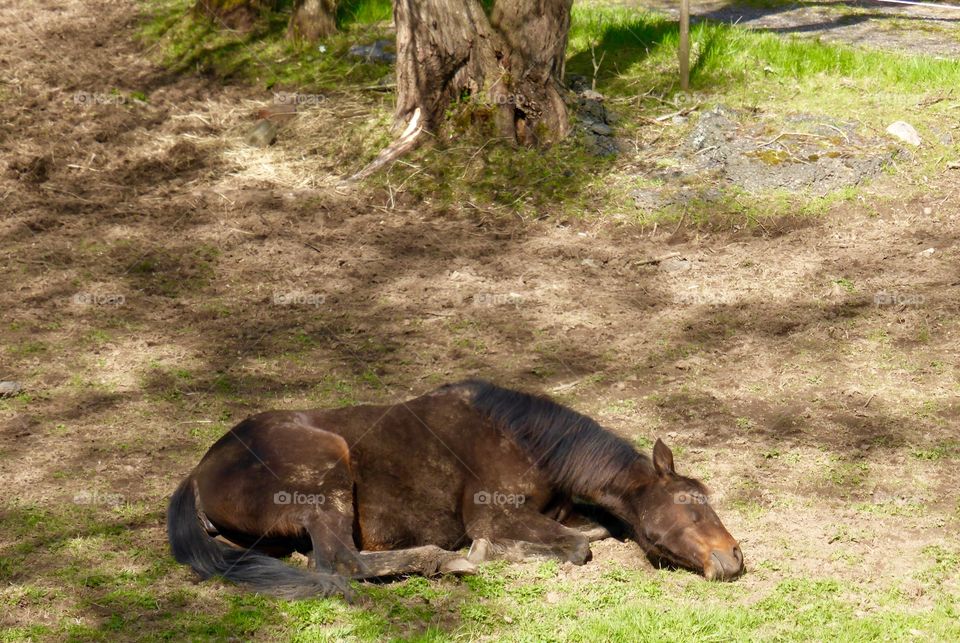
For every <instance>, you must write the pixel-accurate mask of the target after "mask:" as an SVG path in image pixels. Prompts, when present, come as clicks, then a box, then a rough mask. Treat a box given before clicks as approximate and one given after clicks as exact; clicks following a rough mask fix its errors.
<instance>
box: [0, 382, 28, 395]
mask: <svg viewBox="0 0 960 643" xmlns="http://www.w3.org/2000/svg"><path fill="white" fill-rule="evenodd" d="M22 390H23V385H22V384H20V382H0V397H13V396H14V395H19V394H20V391H22Z"/></svg>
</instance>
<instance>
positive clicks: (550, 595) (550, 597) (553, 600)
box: [543, 592, 560, 605]
mask: <svg viewBox="0 0 960 643" xmlns="http://www.w3.org/2000/svg"><path fill="white" fill-rule="evenodd" d="M543 598H544V600H545V601H547V603H549V604H551V605H556V604H557V603H559V602H560V594H558V593H556V592H547V595H546V596H544V597H543Z"/></svg>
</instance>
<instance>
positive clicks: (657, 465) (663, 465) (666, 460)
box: [653, 438, 673, 476]
mask: <svg viewBox="0 0 960 643" xmlns="http://www.w3.org/2000/svg"><path fill="white" fill-rule="evenodd" d="M653 468H654V469H655V470H656V472H657V475H661V476H666V475H670V474H672V473H673V451H671V450H670V447H668V446H667V445H666V444H664V443H663V440H661V439H660V438H657V443H656V444H654V445H653Z"/></svg>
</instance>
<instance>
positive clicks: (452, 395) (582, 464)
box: [167, 380, 743, 597]
mask: <svg viewBox="0 0 960 643" xmlns="http://www.w3.org/2000/svg"><path fill="white" fill-rule="evenodd" d="M705 498H706V489H704V487H703V485H702V484H701V483H700V482H698V481H696V480H693V479H691V478H686V477H683V476H681V475H679V474H677V473H676V471H675V470H674V467H673V454H672V453H671V452H670V449H669V448H667V446H666V445H665V444H664V443H663V442H661V441H660V440H657V443H656V445H655V446H654V449H653V459H652V460H651V459H650V458H648V457H647V456H645V455H641V454H640V453H638V452H637V451H636V450H635V449H634V448H633V447H632V446H631V445H630V444H629V443H628V442H626V441H624V440H622V439H620V438H618V437H616V436H615V435H613V434H612V433H610V432H608V431H606V430H605V429H603V428H601V427H600V426H599V425H598V424H597V423H596V422H594V421H593V420H591V419H590V418H587V417H585V416H583V415H580V414H579V413H576V412H574V411H572V410H570V409H568V408H566V407H564V406H561V405H560V404H557V403H555V402H553V401H551V400H549V399H547V398H544V397H539V396H534V395H528V394H525V393H520V392H517V391H512V390H508V389H504V388H499V387H497V386H494V385H492V384H489V383H487V382H483V381H476V380H471V381H466V382H461V383H459V384H451V385H447V386H443V387H441V388H439V389H437V390H435V391H433V392H431V393H428V394H426V395H424V396H422V397H418V398H416V399H413V400H410V401H408V402H403V403H400V404H396V405H393V406H359V407H353V408H343V409H336V410H321V411H302V412H296V411H270V412H267V413H261V414H259V415H255V416H253V417H251V418H249V419H247V420H244V421H243V422H241V423H240V424H238V425H237V426H236V427H234V428H233V429H231V430H230V432H229V433H227V434H226V435H224V436H223V437H222V438H220V440H219V441H217V443H216V444H214V445H213V446H212V447H211V448H210V450H209V451H208V452H207V454H206V455H205V456H204V458H203V459H202V460H201V461H200V464H199V465H197V467H196V468H195V469H194V470H193V472H192V473H191V474H190V475H189V476H187V478H186V479H185V480H184V481H183V482H182V483H181V484H180V486H179V487H178V488H177V490H176V492H175V493H174V494H173V498H172V499H171V501H170V507H169V510H168V513H167V530H168V536H169V539H170V544H171V547H172V549H173V555H174V557H175V558H176V559H177V560H178V561H180V562H181V563H186V564H188V565H190V566H191V567H193V568H194V569H195V570H196V571H197V572H199V573H200V575H201V576H203V577H204V578H206V577H209V576H215V575H217V576H222V577H224V578H227V579H230V580H233V581H237V582H240V583H245V584H247V585H249V586H251V587H252V588H253V589H256V590H258V591H263V592H266V593H270V594H274V595H277V596H284V597H297V596H306V595H313V594H332V593H340V592H345V591H346V587H347V585H346V583H347V579H350V578H373V577H382V576H393V575H397V574H409V573H419V574H426V575H430V574H434V573H469V572H471V571H473V569H474V563H477V562H479V561H482V560H485V559H491V558H505V559H509V560H516V559H522V558H525V557H531V556H548V557H554V558H558V559H560V560H564V561H571V562H573V563H575V564H577V565H581V564H583V563H585V562H587V561H588V560H590V557H591V553H590V545H589V543H590V541H591V540H596V539H598V538H602V537H605V536H607V535H609V534H608V532H607V531H606V530H605V529H603V528H601V527H599V526H597V525H593V526H592V527H590V528H588V529H575V528H572V527H569V526H566V525H565V524H563V522H564V521H566V520H568V519H569V518H570V513H571V508H572V507H573V506H574V505H573V503H574V500H576V501H577V502H578V503H588V504H589V505H592V506H593V507H599V508H601V509H602V510H604V511H605V512H608V513H609V515H612V516H613V517H614V518H615V519H616V520H617V522H618V524H622V526H623V527H624V528H625V530H626V533H627V534H628V535H629V536H630V537H632V538H633V539H634V540H636V542H637V543H638V544H639V545H640V546H641V547H642V548H643V549H644V551H645V552H646V553H647V554H648V555H649V556H651V557H652V558H657V559H662V560H665V561H667V562H670V563H672V564H675V565H679V566H682V567H687V568H690V569H694V570H697V571H699V572H702V573H703V574H704V576H705V577H706V578H708V579H730V578H734V577H736V576H738V575H739V574H740V573H741V572H742V570H743V556H742V554H741V553H740V548H739V546H738V545H737V541H735V540H734V539H733V538H732V537H731V536H730V534H729V533H728V532H727V530H726V529H725V528H724V526H723V524H722V523H721V522H720V519H719V518H718V517H717V515H716V514H715V513H714V512H713V509H712V508H711V507H710V505H709V504H707V503H706V502H705ZM218 535H219V536H220V537H221V538H222V539H226V540H227V541H229V542H231V543H233V544H235V545H237V546H236V547H233V546H230V545H228V544H226V543H223V542H221V541H220V540H218V539H215V537H216V536H218ZM468 544H470V545H471V547H470V552H469V553H468V554H467V555H466V557H465V558H464V557H463V556H462V555H461V554H459V553H457V550H458V549H460V548H461V547H465V546H466V545H468ZM293 551H301V552H304V553H307V552H310V558H309V568H308V569H304V568H298V567H294V566H291V565H287V564H285V563H283V562H281V561H279V560H277V559H276V558H273V557H274V556H283V555H287V554H289V553H291V552H293Z"/></svg>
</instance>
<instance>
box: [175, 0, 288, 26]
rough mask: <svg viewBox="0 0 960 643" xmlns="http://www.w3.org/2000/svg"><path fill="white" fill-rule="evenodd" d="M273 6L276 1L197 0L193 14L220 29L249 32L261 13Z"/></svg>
mask: <svg viewBox="0 0 960 643" xmlns="http://www.w3.org/2000/svg"><path fill="white" fill-rule="evenodd" d="M275 4H276V0H197V3H196V4H195V5H193V12H194V13H195V14H197V15H201V16H206V17H207V18H209V19H210V20H213V21H214V22H215V23H217V25H218V26H220V27H225V28H227V29H235V30H237V31H249V30H250V29H251V28H252V27H253V25H254V24H255V23H256V22H257V20H258V19H259V18H260V16H261V15H262V14H263V12H265V11H267V10H269V9H273V8H274V5H275Z"/></svg>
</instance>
